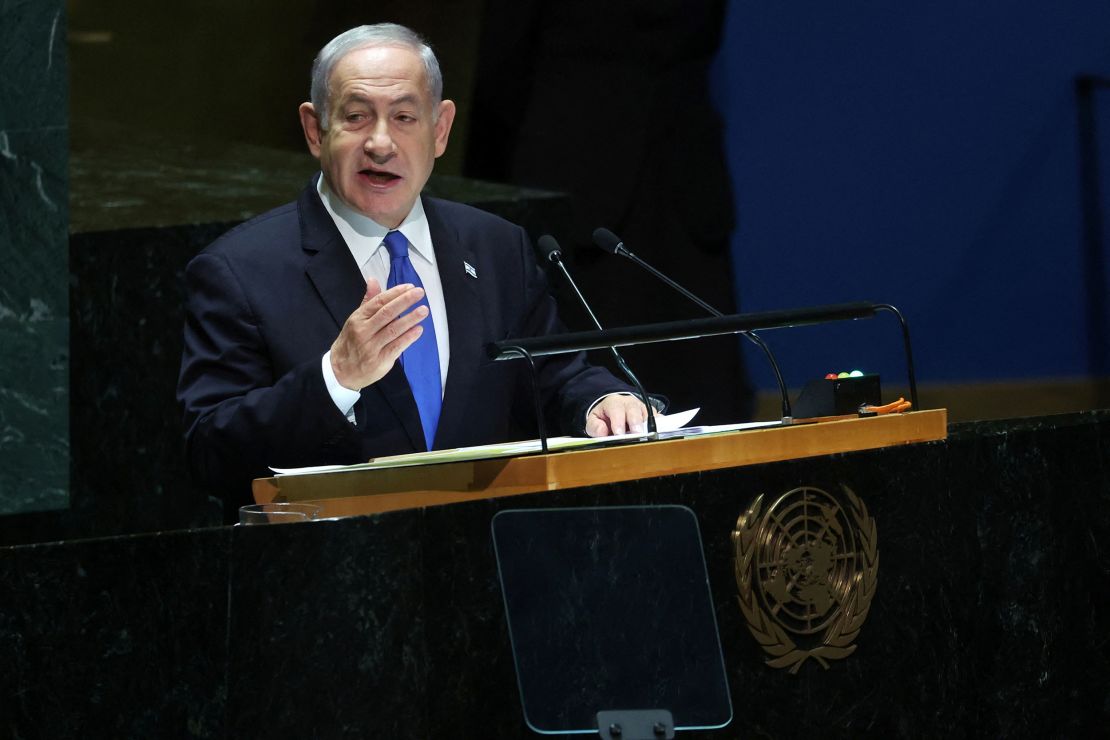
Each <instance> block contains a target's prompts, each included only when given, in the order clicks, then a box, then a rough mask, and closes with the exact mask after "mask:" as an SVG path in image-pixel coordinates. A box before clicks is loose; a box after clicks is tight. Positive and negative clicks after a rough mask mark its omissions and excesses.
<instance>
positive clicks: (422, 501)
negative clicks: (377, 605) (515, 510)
mask: <svg viewBox="0 0 1110 740" xmlns="http://www.w3.org/2000/svg"><path fill="white" fill-rule="evenodd" d="M947 429H948V414H947V412H946V411H945V410H944V409H936V410H927V411H915V412H910V413H906V414H892V415H888V416H876V417H870V418H849V419H839V420H833V421H823V422H816V423H808V424H799V423H795V424H793V425H790V426H775V427H764V428H758V429H750V430H744V431H737V432H728V433H723V434H710V435H704V436H698V437H686V438H680V439H672V440H661V441H653V442H642V443H636V444H625V445H617V446H612V447H599V448H592V449H582V450H569V451H565V452H557V453H553V454H547V455H528V456H521V457H510V458H495V459H485V460H470V461H466V462H451V463H441V464H436V465H414V466H409V467H395V468H380V469H370V470H365V469H361V470H351V471H336V472H327V473H314V474H304V475H282V476H275V477H272V478H259V479H257V480H255V481H254V485H253V490H254V498H255V501H257V502H258V503H270V502H274V501H299V502H303V501H311V502H312V503H316V504H319V505H320V506H321V507H322V510H321V516H322V517H341V516H354V515H359V514H374V513H378V512H383V511H395V510H400V509H411V508H419V507H424V506H436V505H439V504H451V503H458V502H463V501H474V500H478V499H488V498H497V497H500V496H515V495H519V494H527V493H536V492H540V491H556V490H560V489H565V488H577V487H581V486H589V485H596V484H601V483H614V482H618V481H629V480H638V479H642V478H655V477H660V476H667V475H677V474H680V473H692V472H697V471H700V470H717V469H720V468H734V467H742V466H745V465H757V464H760V463H769V462H779V461H782V460H792V459H798V458H805V457H815V456H818V455H830V454H835V453H840V452H856V451H859V450H870V449H877V448H881V447H890V446H894V445H902V444H912V443H915V442H930V441H934V440H941V439H945V437H946V435H947Z"/></svg>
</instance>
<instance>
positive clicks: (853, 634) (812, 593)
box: [732, 486, 879, 673]
mask: <svg viewBox="0 0 1110 740" xmlns="http://www.w3.org/2000/svg"><path fill="white" fill-rule="evenodd" d="M843 490H844V497H843V498H841V497H837V496H833V495H831V494H829V493H827V492H825V491H822V490H821V489H820V488H812V487H801V488H795V489H794V490H792V491H789V492H787V493H784V494H783V495H782V496H781V497H779V499H778V500H777V501H775V502H774V503H773V504H771V506H769V507H768V508H767V509H766V511H764V510H763V495H762V494H761V495H760V496H758V497H757V498H756V499H755V501H754V502H753V503H752V505H751V507H750V508H749V509H748V510H747V511H746V512H744V513H743V514H742V515H741V516H740V518H739V519H737V520H736V529H735V530H733V532H732V544H733V550H734V554H735V559H734V561H733V565H734V568H735V571H736V586H737V588H738V590H739V600H740V611H741V612H742V613H743V614H744V618H745V619H746V620H747V622H748V629H749V630H750V631H751V633H752V636H753V637H755V639H756V641H758V642H759V644H760V645H761V646H762V647H763V649H764V650H765V651H766V652H767V653H768V654H769V655H770V656H771V657H770V658H768V659H767V665H769V666H771V667H772V668H789V669H790V672H791V673H797V672H798V669H799V668H800V667H801V666H802V663H804V662H805V661H806V660H807V659H808V658H813V659H814V660H816V661H817V662H818V663H820V664H821V665H822V666H823V667H825V668H826V669H827V668H828V667H829V661H830V660H839V659H841V658H846V657H848V656H849V655H851V654H852V653H853V652H855V649H856V646H855V645H854V644H853V643H854V642H855V639H856V638H857V637H858V636H859V632H860V628H861V627H862V626H863V622H864V620H866V619H867V612H868V610H869V609H870V608H871V599H872V598H873V597H874V596H875V586H876V584H877V583H878V575H879V549H878V534H877V532H876V529H875V520H874V519H873V518H871V517H870V516H868V514H867V507H866V506H864V504H863V502H862V501H860V499H859V497H857V496H856V495H855V494H854V493H852V491H851V490H850V489H849V488H848V487H847V486H844V487H843Z"/></svg>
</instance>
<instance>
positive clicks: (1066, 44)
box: [714, 0, 1110, 388]
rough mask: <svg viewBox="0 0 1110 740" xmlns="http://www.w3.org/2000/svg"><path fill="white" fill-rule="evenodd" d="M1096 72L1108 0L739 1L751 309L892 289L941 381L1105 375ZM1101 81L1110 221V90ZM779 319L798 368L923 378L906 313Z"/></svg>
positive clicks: (734, 28)
mask: <svg viewBox="0 0 1110 740" xmlns="http://www.w3.org/2000/svg"><path fill="white" fill-rule="evenodd" d="M1082 74H1095V75H1103V76H1106V77H1110V2H1107V1H1106V0H1097V1H1096V0H1076V1H1065V2H1059V3H1044V2H1034V1H1032V0H1009V1H1007V2H1001V1H1000V0H992V1H990V2H979V3H967V2H957V1H956V0H940V1H938V2H932V3H890V2H875V1H868V2H862V1H861V2H785V3H784V2H770V1H764V2H756V1H753V0H734V1H733V2H732V3H731V4H730V7H729V12H728V17H727V21H726V28H725V33H724V36H723V41H722V47H721V51H720V54H719V57H718V60H717V65H716V67H715V69H714V91H715V94H716V95H717V97H718V102H719V104H720V108H721V111H722V114H723V115H724V118H725V126H726V134H727V140H728V143H727V151H728V158H729V167H730V169H731V172H732V176H733V182H734V186H735V200H736V206H737V213H738V227H737V230H736V232H735V233H734V235H733V255H734V269H735V273H736V278H737V289H738V292H739V298H740V303H741V306H742V307H743V310H746V311H760V310H769V309H774V308H784V307H793V306H802V305H812V304H822V303H836V302H843V301H851V300H873V301H878V302H889V303H893V304H895V305H896V306H898V307H899V308H901V309H902V311H903V312H904V313H905V314H906V316H907V318H908V319H909V321H910V327H911V330H912V332H913V339H914V350H915V354H916V358H915V359H916V360H917V363H916V364H917V369H918V377H919V380H921V381H925V382H957V381H967V380H986V379H1037V378H1075V377H1083V376H1087V375H1090V374H1091V373H1092V367H1094V366H1095V364H1096V363H1098V362H1105V360H1106V352H1107V348H1106V343H1105V342H1106V338H1105V337H1101V339H1100V344H1101V346H1092V342H1091V341H1090V338H1089V337H1088V327H1089V321H1090V310H1091V306H1092V305H1098V304H1097V301H1096V300H1095V298H1094V297H1093V296H1092V295H1090V293H1091V290H1090V289H1089V287H1088V282H1087V274H1086V272H1087V271H1088V270H1089V265H1087V264H1086V263H1085V259H1086V258H1085V257H1084V242H1083V232H1082V224H1083V216H1082V207H1081V199H1080V180H1079V161H1080V156H1079V149H1078V145H1077V142H1078V135H1077V130H1078V123H1077V114H1076V109H1077V106H1076V94H1075V78H1076V77H1077V76H1078V75H1082ZM1094 99H1095V101H1096V112H1097V121H1098V123H1099V124H1100V126H1101V131H1100V133H1099V139H1098V140H1099V144H1100V146H1101V148H1102V149H1101V152H1100V155H1099V157H1098V158H1097V159H1098V160H1099V168H1100V172H1101V181H1102V189H1103V199H1102V201H1103V202H1102V211H1103V219H1104V220H1105V221H1106V222H1107V223H1110V218H1108V215H1110V208H1107V207H1106V203H1105V201H1106V195H1107V194H1110V89H1102V90H1101V91H1099V92H1097V93H1096V94H1095V96H1094ZM1105 242H1106V240H1105V238H1104V239H1103V241H1102V243H1103V245H1104V246H1105ZM1096 285H1097V290H1098V291H1101V292H1103V293H1105V292H1106V289H1107V287H1108V281H1107V277H1106V275H1105V274H1103V275H1100V276H1099V279H1098V280H1096ZM765 337H766V338H767V339H768V341H769V342H770V343H771V344H772V346H773V347H774V348H775V350H776V352H778V353H779V355H780V361H781V362H782V364H783V365H784V371H785V374H786V376H787V380H788V381H789V382H790V383H791V384H792V385H798V384H800V383H802V382H804V381H805V380H806V379H808V378H811V377H818V376H820V375H823V374H824V373H825V372H826V371H828V370H841V369H852V368H853V367H856V366H860V367H861V368H862V369H864V370H874V371H879V372H882V373H883V375H884V380H885V379H886V378H887V377H892V378H893V379H895V380H897V379H900V378H901V377H903V373H904V363H903V362H902V360H901V354H900V353H901V348H900V344H899V343H898V335H897V330H896V324H895V323H894V320H893V319H892V318H879V319H876V320H871V321H865V322H855V323H851V324H841V325H837V326H834V327H829V328H819V329H815V328H807V329H787V330H778V331H774V332H768V333H767V334H766V335H765ZM745 352H749V354H748V361H749V365H750V366H751V367H752V371H753V377H754V378H755V379H756V381H757V383H758V385H759V386H760V387H762V388H770V387H771V386H772V385H773V382H772V378H771V375H770V373H769V372H766V371H765V367H764V363H763V362H762V361H761V360H760V358H759V357H758V356H757V355H755V354H751V353H750V351H749V348H747V347H745Z"/></svg>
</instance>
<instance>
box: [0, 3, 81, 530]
mask: <svg viewBox="0 0 1110 740" xmlns="http://www.w3.org/2000/svg"><path fill="white" fill-rule="evenodd" d="M65 51H66V50H65V19H64V13H63V6H62V3H61V1H60V0H48V1H46V2H43V1H42V0H8V1H7V2H4V3H0V69H3V74H2V75H0V514H11V513H25V512H32V511H44V510H50V509H61V508H66V507H67V506H68V505H69V412H68V403H69V387H68V386H69V376H68V373H69V300H68V285H69V265H68V256H67V255H68V244H67V236H66V234H67V225H68V206H67V199H68V176H67V163H68V155H67V147H68V139H69V136H68V123H67V120H66V118H67V102H66V101H67V96H68V79H67V68H66V54H65Z"/></svg>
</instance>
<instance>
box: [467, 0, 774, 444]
mask: <svg viewBox="0 0 1110 740" xmlns="http://www.w3.org/2000/svg"><path fill="white" fill-rule="evenodd" d="M723 16H724V3H723V2H715V1H710V2H706V1H705V0H697V1H694V2H691V1H689V0H646V1H644V0H623V1H617V2H613V1H611V0H606V1H605V2H594V1H590V0H558V2H542V0H488V1H487V3H486V10H485V17H484V23H483V35H482V41H481V48H480V58H479V63H478V73H477V83H476V90H475V97H474V106H473V112H472V115H471V126H470V140H469V148H468V154H467V174H468V175H471V176H474V177H480V178H485V179H492V180H501V181H509V182H513V183H516V184H520V185H526V186H534V187H543V188H548V189H555V190H560V191H564V192H567V193H570V194H571V196H572V203H573V211H574V222H573V227H572V231H571V232H570V233H568V234H560V235H557V236H558V237H559V239H560V240H561V241H562V242H563V244H564V247H565V248H566V249H567V251H568V252H569V253H570V254H571V256H572V259H573V267H574V270H575V277H576V279H577V280H578V281H579V283H580V285H581V287H582V289H583V292H584V293H585V294H586V297H587V299H589V300H591V302H592V303H594V304H595V311H597V313H598V318H599V319H600V320H601V322H602V324H603V325H605V326H607V327H615V326H626V325H629V324H638V323H650V322H656V321H672V320H677V319H683V318H700V317H702V316H704V315H705V314H703V313H702V312H701V311H700V309H698V308H697V307H696V306H693V305H692V304H691V303H690V302H689V301H687V300H686V299H684V298H682V297H681V296H679V295H678V294H676V293H673V292H671V291H670V289H669V288H667V287H666V286H664V285H662V284H661V283H658V282H656V281H655V279H654V278H652V277H651V276H649V275H647V274H646V273H643V272H641V271H639V269H638V268H637V267H636V266H634V265H632V264H629V263H628V262H627V261H625V260H622V259H620V258H617V257H614V256H611V255H606V254H604V253H602V252H601V251H600V250H596V249H594V248H592V247H590V246H589V244H590V235H591V233H592V231H593V229H594V228H596V227H598V226H605V227H607V228H609V229H611V230H612V231H614V232H615V233H616V234H617V235H618V236H620V237H622V238H623V239H624V242H625V244H626V245H628V247H629V248H630V249H631V250H632V251H633V252H635V253H636V254H637V255H639V256H641V257H643V258H644V259H645V260H647V261H648V262H649V263H651V264H653V265H654V266H655V267H657V268H659V269H660V270H662V271H663V272H664V273H666V274H668V275H670V276H671V277H673V278H674V279H676V280H677V281H678V282H679V283H681V284H682V285H684V286H686V287H687V288H690V289H691V290H693V291H694V292H695V293H696V294H698V295H699V296H700V297H702V298H703V299H704V300H706V301H707V302H709V303H710V304H711V305H713V306H714V307H716V308H717V309H719V310H720V311H723V312H725V313H733V312H734V311H735V309H736V304H735V299H734V297H733V290H732V279H731V269H730V260H729V247H728V241H729V233H730V232H731V230H732V228H733V224H734V221H733V211H732V192H731V189H730V186H729V178H728V172H727V170H726V166H725V159H724V151H723V144H722V131H721V124H720V120H719V117H718V115H717V113H716V111H715V110H714V108H713V106H712V103H711V101H710V96H709V89H708V80H707V78H708V67H709V64H710V62H711V61H712V59H713V56H714V54H715V52H716V50H717V46H718V43H719V40H720V39H719V36H720V29H721V26H722V23H723ZM560 303H561V305H562V306H563V313H564V318H566V320H567V323H568V325H570V327H571V328H572V329H586V328H591V327H590V326H589V324H588V323H586V322H587V319H586V318H585V315H584V314H581V313H579V312H576V308H574V307H573V303H572V302H570V301H566V300H561V301H560ZM627 356H628V358H629V361H630V363H631V364H632V366H633V369H635V370H636V372H637V373H638V374H639V375H640V376H641V380H643V382H644V385H645V386H647V387H648V388H651V389H661V390H663V391H664V392H665V393H667V394H668V395H669V396H670V399H671V409H672V410H680V409H684V408H689V407H693V406H701V407H702V409H703V411H702V413H701V414H700V415H699V417H698V419H697V421H698V422H701V423H726V422H731V421H739V420H744V419H748V418H750V417H751V413H752V390H751V386H750V384H749V381H748V378H747V374H746V372H745V370H744V367H743V364H742V358H741V355H740V351H739V346H738V343H737V340H736V339H735V338H733V337H718V338H714V339H702V340H696V341H687V342H682V343H680V344H662V345H655V346H652V347H646V348H639V349H631V348H630V349H629V351H628V352H627ZM599 358H600V355H599Z"/></svg>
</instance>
